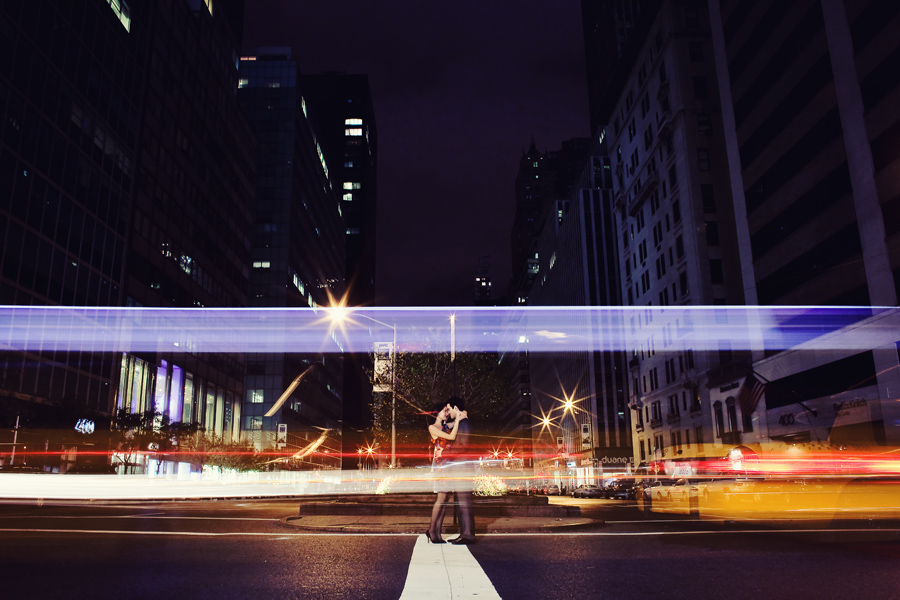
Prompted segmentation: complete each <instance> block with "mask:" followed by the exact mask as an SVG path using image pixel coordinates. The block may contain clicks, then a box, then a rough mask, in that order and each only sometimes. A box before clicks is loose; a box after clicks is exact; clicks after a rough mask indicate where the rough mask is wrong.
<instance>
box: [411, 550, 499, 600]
mask: <svg viewBox="0 0 900 600" xmlns="http://www.w3.org/2000/svg"><path fill="white" fill-rule="evenodd" d="M476 596H477V597H478V598H488V599H490V598H496V599H497V600H500V595H499V594H498V593H497V590H495V589H494V584H492V583H491V580H490V579H488V576H487V574H486V573H485V572H484V570H483V569H482V568H481V565H479V564H478V561H477V560H475V557H474V556H472V553H471V552H469V549H468V548H467V547H466V546H462V545H454V544H429V543H428V540H427V539H426V538H425V536H424V535H419V539H417V540H416V545H415V546H414V547H413V553H412V558H411V559H410V561H409V572H408V574H407V575H406V584H405V585H404V586H403V593H402V594H401V595H400V600H418V599H419V598H433V599H437V598H474V597H476Z"/></svg>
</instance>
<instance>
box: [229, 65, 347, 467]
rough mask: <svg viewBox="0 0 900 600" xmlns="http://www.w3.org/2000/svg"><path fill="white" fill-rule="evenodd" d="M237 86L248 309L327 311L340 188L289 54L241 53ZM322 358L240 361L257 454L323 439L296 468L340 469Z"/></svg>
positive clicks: (336, 400) (336, 416)
mask: <svg viewBox="0 0 900 600" xmlns="http://www.w3.org/2000/svg"><path fill="white" fill-rule="evenodd" d="M238 87H239V89H238V100H239V102H240V105H241V108H242V110H243V112H244V114H245V115H246V117H247V120H248V122H249V123H250V126H251V128H252V129H253V131H254V133H255V134H256V138H257V141H258V146H257V155H256V165H257V175H258V177H257V184H256V203H255V205H254V208H253V242H252V250H251V253H252V266H253V268H252V272H251V276H250V292H251V304H252V305H253V306H277V307H307V308H315V307H317V306H330V305H332V304H334V303H335V302H336V301H338V300H339V299H340V298H341V297H342V296H343V295H344V291H345V287H344V268H345V267H344V252H345V251H344V235H345V234H344V222H343V219H342V217H341V211H342V208H343V203H341V201H340V200H339V199H338V198H339V196H338V194H339V193H341V190H339V189H338V188H340V183H339V181H340V180H337V181H338V183H335V181H336V180H335V179H334V177H335V173H334V172H333V171H332V169H331V167H330V165H329V161H328V160H327V158H326V154H325V152H324V151H323V148H322V145H321V142H320V141H319V140H318V138H317V134H316V130H315V128H314V127H313V124H312V121H311V114H310V110H311V108H310V107H309V105H308V103H307V101H306V98H305V96H304V89H303V82H302V79H301V78H300V74H299V70H298V67H297V62H296V61H295V60H293V59H292V58H291V52H290V49H289V48H259V49H254V50H248V51H247V52H246V53H245V55H244V56H242V57H241V61H240V81H239V84H238ZM329 343H330V344H335V343H336V342H333V341H331V340H329ZM332 350H333V352H332V353H331V354H322V355H309V356H307V355H303V356H296V355H283V354H274V355H251V356H249V357H248V359H247V378H246V386H247V388H246V389H247V391H246V394H245V398H244V412H243V414H244V419H243V420H244V423H243V427H242V429H243V430H244V431H246V432H247V434H248V436H249V439H250V440H251V441H252V442H253V443H254V444H255V445H256V446H257V447H258V448H260V449H263V448H269V447H272V446H274V445H276V444H278V445H282V444H284V445H285V446H284V447H286V448H287V449H288V450H289V451H299V450H302V449H303V448H305V447H307V446H309V445H310V444H312V443H314V442H316V440H317V439H318V438H319V436H320V435H321V432H322V431H323V430H326V431H327V432H328V436H327V438H326V440H325V442H324V443H323V444H322V445H321V446H319V448H320V449H319V450H318V451H317V452H315V453H311V454H309V455H308V456H307V457H306V458H305V459H303V460H304V462H305V463H309V464H308V465H306V466H317V467H325V468H339V467H340V453H341V423H340V421H341V417H342V396H343V394H342V387H343V359H342V358H341V356H340V354H339V352H338V351H339V350H340V348H339V347H334V348H332ZM311 365H315V366H314V367H311ZM307 368H311V369H312V370H311V371H309V372H308V373H307V375H305V376H304V377H303V379H302V383H301V385H300V386H299V387H298V388H297V389H296V391H295V392H294V393H293V394H292V395H291V397H290V398H289V399H288V400H287V402H286V403H285V404H284V405H283V406H282V407H281V408H280V409H278V411H277V412H276V413H275V414H274V415H272V416H266V414H267V413H268V412H270V409H272V407H273V405H274V404H275V403H276V401H277V400H278V399H279V397H280V396H281V394H282V393H283V391H284V390H285V389H287V388H288V387H289V386H290V385H291V382H292V381H294V379H295V378H296V377H297V376H299V375H300V374H301V373H302V372H303V371H305V370H306V369H307ZM279 426H281V427H280V428H279ZM329 455H330V456H329Z"/></svg>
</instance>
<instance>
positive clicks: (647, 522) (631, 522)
mask: <svg viewBox="0 0 900 600" xmlns="http://www.w3.org/2000/svg"><path fill="white" fill-rule="evenodd" d="M722 521H724V519H703V520H702V521H698V520H697V519H660V520H645V519H640V520H637V521H603V522H604V523H606V524H607V525H630V524H634V523H641V524H644V525H658V524H660V523H721V522H722Z"/></svg>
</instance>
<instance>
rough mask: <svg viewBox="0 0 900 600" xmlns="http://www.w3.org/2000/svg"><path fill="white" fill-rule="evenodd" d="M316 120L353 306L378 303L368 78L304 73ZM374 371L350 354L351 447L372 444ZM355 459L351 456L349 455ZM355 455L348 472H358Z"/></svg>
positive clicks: (374, 131) (347, 410) (367, 360)
mask: <svg viewBox="0 0 900 600" xmlns="http://www.w3.org/2000/svg"><path fill="white" fill-rule="evenodd" d="M303 85H304V90H305V94H306V96H307V100H308V102H309V105H310V117H311V118H312V119H313V122H314V123H315V127H316V132H317V134H318V136H319V140H320V142H321V144H322V147H323V149H324V151H325V155H326V156H327V157H328V159H329V162H330V169H331V171H332V173H333V175H332V177H333V180H334V181H335V182H337V185H339V186H340V188H341V189H340V197H341V209H342V211H341V212H342V214H343V216H344V226H345V229H346V270H345V279H346V282H347V288H346V296H347V305H349V306H371V305H373V304H376V303H377V301H378V296H377V286H376V283H377V281H376V272H375V265H376V261H375V259H376V252H375V251H376V244H375V237H376V226H377V220H376V213H377V210H376V209H377V197H378V196H377V191H378V190H377V183H378V179H377V174H378V170H377V167H378V128H377V127H376V123H375V110H374V106H373V104H372V95H371V91H370V89H369V78H368V76H366V75H348V74H343V73H322V74H318V75H304V76H303ZM371 371H372V363H371V357H370V356H369V354H361V353H352V354H345V355H344V424H345V425H346V428H345V436H346V437H345V442H344V444H345V446H346V447H347V448H349V449H351V450H352V449H353V448H354V446H356V447H362V446H365V445H366V440H365V438H364V437H363V435H362V433H361V431H362V430H364V429H366V428H367V427H368V425H370V423H371V410H370V406H371V404H372V384H371V381H370V380H369V375H368V373H370V372H371ZM345 454H347V455H349V454H350V453H349V452H348V453H345ZM354 460H355V459H354V457H352V456H348V457H347V458H345V464H344V468H346V469H352V468H355V466H356V462H354Z"/></svg>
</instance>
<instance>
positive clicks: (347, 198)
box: [343, 194, 353, 202]
mask: <svg viewBox="0 0 900 600" xmlns="http://www.w3.org/2000/svg"><path fill="white" fill-rule="evenodd" d="M343 199H344V200H346V201H347V202H349V201H351V200H353V194H344V197H343Z"/></svg>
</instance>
